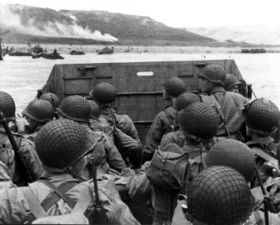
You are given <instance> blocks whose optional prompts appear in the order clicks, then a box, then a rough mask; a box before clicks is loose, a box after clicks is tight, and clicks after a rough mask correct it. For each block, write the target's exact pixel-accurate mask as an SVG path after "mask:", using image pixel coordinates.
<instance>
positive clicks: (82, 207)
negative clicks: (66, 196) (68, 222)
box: [71, 186, 92, 214]
mask: <svg viewBox="0 0 280 225" xmlns="http://www.w3.org/2000/svg"><path fill="white" fill-rule="evenodd" d="M91 200H92V196H91V190H90V187H88V186H86V187H85V188H84V190H83V192H82V194H81V196H80V198H79V200H78V202H77V203H76V205H75V207H74V208H73V209H72V211H71V213H81V214H84V212H85V211H86V210H87V208H88V206H89V204H90V202H91Z"/></svg>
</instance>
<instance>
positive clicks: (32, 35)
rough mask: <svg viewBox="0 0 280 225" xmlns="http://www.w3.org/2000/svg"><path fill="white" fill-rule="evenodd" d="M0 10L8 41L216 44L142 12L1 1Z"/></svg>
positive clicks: (1, 23)
mask: <svg viewBox="0 0 280 225" xmlns="http://www.w3.org/2000/svg"><path fill="white" fill-rule="evenodd" d="M1 12H2V13H1V20H0V27H1V30H6V29H9V30H10V33H9V34H7V35H5V36H4V37H3V38H4V41H5V42H10V43H18V42H19V43H24V42H36V41H37V42H46V43H68V44H69V43H75V44H78V43H86V44H95V43H106V42H107V43H108V42H111V43H115V44H130V45H209V44H212V45H216V44H218V42H217V41H215V40H214V39H212V38H207V37H204V36H201V35H198V34H194V33H192V32H189V31H186V30H184V29H177V28H172V27H168V26H166V25H164V24H162V23H160V22H157V21H155V20H153V19H151V18H149V17H143V16H134V15H124V14H120V13H110V12H106V11H94V10H91V11H73V10H72V11H70V10H60V11H56V10H53V9H48V8H38V7H32V6H23V5H18V4H9V5H5V6H3V10H2V11H1ZM1 30H0V32H1Z"/></svg>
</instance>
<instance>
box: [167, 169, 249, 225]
mask: <svg viewBox="0 0 280 225" xmlns="http://www.w3.org/2000/svg"><path fill="white" fill-rule="evenodd" d="M186 195H187V197H186V200H182V203H184V204H183V205H182V209H181V210H180V209H179V208H176V211H175V214H174V217H173V222H172V225H179V224H180V225H182V224H188V225H191V224H193V225H202V224H203V225H210V224H211V225H225V224H228V225H229V224H231V225H241V224H242V223H244V222H245V221H246V220H247V219H248V218H249V216H250V214H251V213H252V212H253V208H254V200H253V197H252V195H251V192H250V189H249V187H248V184H247V182H246V180H245V179H244V177H243V176H242V175H241V174H240V173H238V172H237V171H236V170H234V169H232V168H230V167H226V166H213V167H210V168H208V169H207V170H204V171H203V172H201V173H200V174H199V175H198V176H197V177H195V179H194V180H193V182H192V184H191V186H190V188H188V190H187V192H186ZM182 211H183V214H184V216H185V219H186V220H187V221H186V220H185V221H184V218H183V217H184V216H183V215H182Z"/></svg>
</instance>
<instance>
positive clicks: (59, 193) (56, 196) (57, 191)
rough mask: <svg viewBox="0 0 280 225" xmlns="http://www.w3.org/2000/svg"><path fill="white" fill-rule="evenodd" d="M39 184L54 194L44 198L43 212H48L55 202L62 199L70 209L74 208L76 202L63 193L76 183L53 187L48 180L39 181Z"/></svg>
mask: <svg viewBox="0 0 280 225" xmlns="http://www.w3.org/2000/svg"><path fill="white" fill-rule="evenodd" d="M40 182H42V183H44V184H45V185H46V186H48V187H49V188H50V189H52V190H53V191H54V192H53V193H52V194H51V195H50V197H48V198H46V199H45V200H44V201H43V202H42V206H43V208H44V209H45V210H48V209H49V208H50V207H51V206H53V205H54V204H55V203H56V202H57V201H59V200H60V199H63V200H64V201H65V202H66V203H67V204H68V205H69V206H70V207H71V208H74V206H75V204H76V201H75V200H74V199H71V198H69V197H68V196H67V195H66V194H65V193H66V192H67V191H69V190H70V189H72V188H73V187H74V186H76V185H77V184H78V183H77V182H76V181H73V182H66V183H63V184H61V185H59V186H58V187H55V186H54V185H53V184H52V183H51V182H49V181H48V180H43V179H42V180H40Z"/></svg>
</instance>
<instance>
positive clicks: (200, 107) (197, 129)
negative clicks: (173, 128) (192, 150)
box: [178, 102, 220, 138]
mask: <svg viewBox="0 0 280 225" xmlns="http://www.w3.org/2000/svg"><path fill="white" fill-rule="evenodd" d="M178 121H179V124H180V126H181V128H182V129H183V130H184V131H185V132H187V133H189V134H192V135H195V136H197V137H200V138H212V137H213V136H214V135H215V134H216V132H217V130H218V127H219V124H220V116H219V114H218V112H217V111H216V110H215V109H214V108H213V107H212V106H211V105H210V104H208V103H205V102H195V103H193V104H191V105H189V106H188V107H187V108H185V109H184V110H181V111H180V112H179V113H178Z"/></svg>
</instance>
